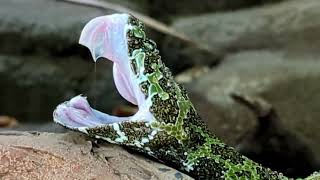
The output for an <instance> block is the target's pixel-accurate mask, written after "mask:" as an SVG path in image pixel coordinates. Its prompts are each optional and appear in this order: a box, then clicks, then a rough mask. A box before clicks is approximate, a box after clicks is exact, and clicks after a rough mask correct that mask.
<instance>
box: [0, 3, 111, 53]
mask: <svg viewBox="0 0 320 180" xmlns="http://www.w3.org/2000/svg"><path fill="white" fill-rule="evenodd" d="M43 12H46V13H45V14H44V13H43ZM113 12H114V11H111V10H109V11H102V10H98V9H96V8H93V7H86V6H79V5H74V4H70V3H65V2H57V1H42V0H14V1H2V2H0V17H1V18H0V37H1V42H0V52H2V53H13V54H16V55H17V54H19V53H22V54H26V53H28V54H30V53H41V54H55V55H57V54H60V55H63V54H70V53H71V52H72V51H73V52H74V51H76V52H77V51H79V47H80V46H77V41H78V38H79V35H80V32H81V30H82V27H83V26H84V24H85V23H86V22H88V21H89V20H90V19H92V18H94V17H96V16H101V15H104V14H110V13H113ZM16 42H19V43H18V44H17V43H16Z"/></svg>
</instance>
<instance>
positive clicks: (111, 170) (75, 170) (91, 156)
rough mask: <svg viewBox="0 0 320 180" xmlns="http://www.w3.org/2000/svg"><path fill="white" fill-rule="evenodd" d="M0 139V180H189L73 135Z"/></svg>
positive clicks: (116, 148) (18, 134) (14, 134)
mask: <svg viewBox="0 0 320 180" xmlns="http://www.w3.org/2000/svg"><path fill="white" fill-rule="evenodd" d="M0 139H1V140H0V174H1V178H2V179H16V178H21V179H112V180H113V179H179V178H177V177H181V179H182V178H183V179H192V178H190V177H188V176H187V175H185V174H183V173H181V172H178V171H177V170H174V169H172V168H170V167H167V166H165V165H162V164H159V163H157V162H153V161H151V160H149V159H146V158H144V157H141V156H139V155H136V154H130V153H128V152H127V151H126V150H124V149H123V148H122V147H120V146H116V145H111V144H101V145H100V144H99V145H94V144H93V143H92V142H91V141H90V140H89V139H88V138H86V137H85V136H84V135H80V134H78V133H74V132H73V133H66V134H53V133H36V132H34V133H28V132H1V133H0ZM98 146H99V147H98Z"/></svg>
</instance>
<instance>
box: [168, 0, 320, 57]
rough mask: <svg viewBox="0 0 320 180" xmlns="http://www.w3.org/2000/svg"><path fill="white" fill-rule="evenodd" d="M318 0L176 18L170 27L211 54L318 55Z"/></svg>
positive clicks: (295, 1)
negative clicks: (265, 51) (277, 52)
mask: <svg viewBox="0 0 320 180" xmlns="http://www.w3.org/2000/svg"><path fill="white" fill-rule="evenodd" d="M319 7H320V2H319V1H318V0H309V1H301V0H291V1H283V2H282V3H276V4H272V5H266V6H260V7H256V8H250V9H243V10H237V11H230V12H221V13H214V14H206V15H198V16H191V17H185V18H180V19H178V20H176V21H175V22H174V23H173V27H174V28H176V29H177V30H179V31H181V32H184V33H185V34H186V35H187V36H188V37H190V38H192V39H193V40H195V41H196V42H197V43H203V44H206V45H208V46H209V47H210V48H211V49H212V51H213V52H215V53H218V54H229V53H231V52H238V51H241V50H247V49H262V48H264V49H286V50H287V51H291V52H295V53H298V52H308V53H318V52H319V47H320V41H319V38H317V37H318V34H319V29H320V24H319V23H318V19H319V18H320V11H319V10H318V9H319Z"/></svg>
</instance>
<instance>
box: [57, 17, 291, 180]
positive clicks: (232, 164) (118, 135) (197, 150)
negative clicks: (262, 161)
mask: <svg viewBox="0 0 320 180" xmlns="http://www.w3.org/2000/svg"><path fill="white" fill-rule="evenodd" d="M126 23H127V25H126V26H124V27H126V29H125V33H126V34H125V38H126V41H125V42H126V43H127V46H126V47H127V56H128V60H129V61H128V62H127V63H129V65H130V70H131V71H132V74H133V75H134V81H131V83H136V85H137V87H138V88H139V90H140V92H142V94H143V96H144V99H145V101H144V105H143V106H142V105H141V107H143V108H144V111H146V112H148V113H151V115H152V116H146V117H151V119H144V118H143V117H144V116H138V117H141V119H139V118H134V119H133V120H121V121H120V120H119V121H116V122H112V123H110V124H103V125H101V124H99V125H97V126H90V127H73V126H71V125H68V124H67V123H65V122H64V121H63V118H62V115H61V114H60V112H59V110H56V111H55V121H56V122H58V123H60V124H62V125H64V126H66V127H68V128H71V129H75V130H79V131H81V132H84V133H86V134H88V135H89V136H91V137H94V138H100V139H104V140H106V141H108V142H110V143H116V144H120V145H125V146H128V147H130V148H132V149H134V150H137V151H140V152H142V153H145V154H148V155H150V156H152V157H154V158H156V159H158V160H159V161H161V162H164V163H166V164H168V165H170V166H173V167H175V168H177V169H179V170H181V171H183V172H186V173H187V174H189V175H190V176H192V177H194V178H196V179H230V180H231V179H267V180H277V179H281V180H283V179H288V178H287V177H285V176H283V175H282V174H281V173H277V172H275V171H272V170H270V169H269V168H265V167H262V166H261V165H259V164H258V163H255V162H253V161H252V160H250V159H248V158H247V157H245V156H243V155H241V154H239V153H238V152H236V151H235V150H234V149H233V148H232V147H229V146H227V145H226V144H224V143H222V142H221V141H220V140H219V139H218V138H217V137H216V136H214V135H213V134H212V133H210V132H209V130H208V129H207V127H206V125H205V124H204V122H203V121H202V120H201V119H200V117H199V115H198V114H197V112H196V110H195V108H194V107H193V105H192V103H191V102H190V100H189V98H188V96H187V93H186V91H185V90H184V88H183V87H182V86H180V85H179V84H177V83H176V82H175V81H174V79H173V76H172V75H171V72H170V70H169V69H168V68H167V67H166V66H165V65H164V63H163V62H162V60H161V57H160V55H159V51H158V50H157V48H156V44H155V43H154V42H153V41H152V40H150V39H148V38H147V37H146V35H145V30H144V26H143V24H142V23H141V22H140V21H139V20H137V19H135V18H134V17H132V16H128V18H127V21H126ZM89 48H90V47H89ZM128 79H129V80H130V78H128ZM129 84H130V82H129ZM127 88H128V87H127ZM128 91H130V90H128ZM133 94H134V93H133ZM131 95H132V94H131ZM128 97H129V96H128ZM70 106H71V105H70ZM141 107H140V106H139V108H140V110H141ZM58 109H59V108H58Z"/></svg>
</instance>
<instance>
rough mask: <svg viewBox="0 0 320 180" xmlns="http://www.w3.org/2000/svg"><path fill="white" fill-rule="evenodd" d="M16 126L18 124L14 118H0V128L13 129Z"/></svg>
mask: <svg viewBox="0 0 320 180" xmlns="http://www.w3.org/2000/svg"><path fill="white" fill-rule="evenodd" d="M17 126H19V123H18V121H17V120H16V119H15V118H14V117H10V116H0V128H13V127H17Z"/></svg>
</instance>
